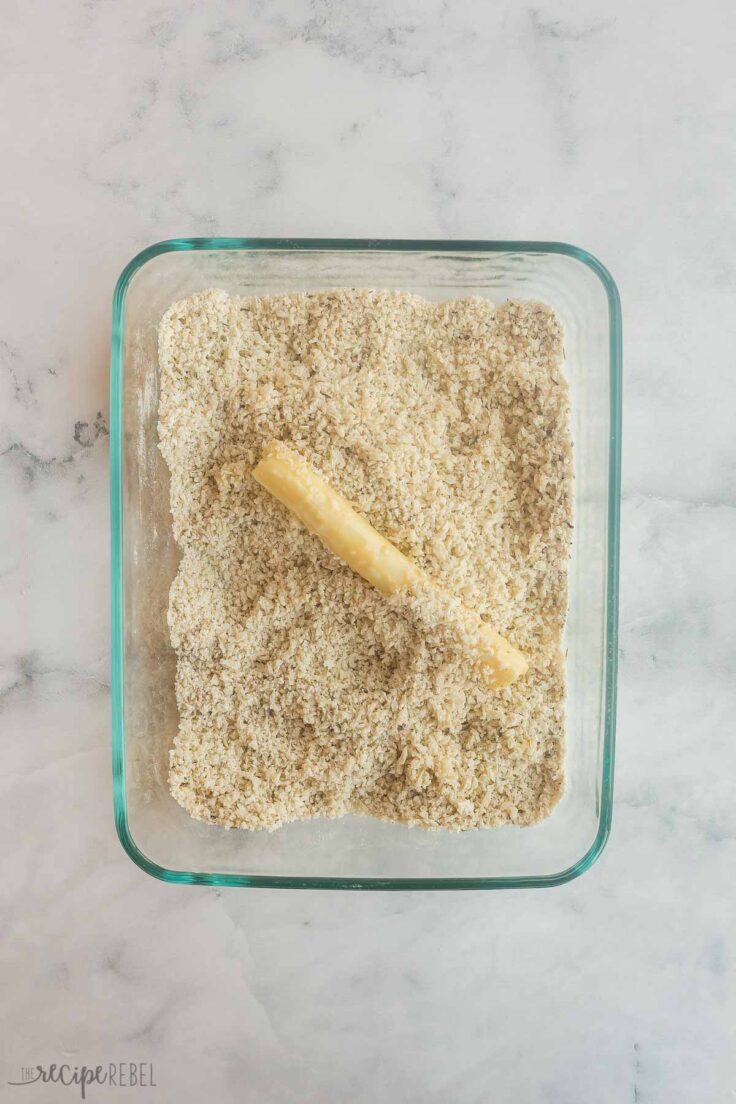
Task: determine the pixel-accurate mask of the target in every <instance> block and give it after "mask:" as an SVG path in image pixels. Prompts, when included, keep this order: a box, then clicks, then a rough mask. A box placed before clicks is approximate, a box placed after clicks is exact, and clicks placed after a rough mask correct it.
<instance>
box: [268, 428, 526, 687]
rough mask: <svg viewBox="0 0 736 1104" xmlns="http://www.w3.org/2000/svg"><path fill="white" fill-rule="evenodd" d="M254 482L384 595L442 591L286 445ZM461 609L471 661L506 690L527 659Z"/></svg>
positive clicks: (271, 452)
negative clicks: (465, 623) (463, 614)
mask: <svg viewBox="0 0 736 1104" xmlns="http://www.w3.org/2000/svg"><path fill="white" fill-rule="evenodd" d="M253 476H254V478H255V479H257V480H258V482H259V483H260V484H261V486H262V487H265V488H266V490H267V491H270V493H271V494H272V495H273V496H274V497H275V498H277V499H278V500H279V501H280V502H282V503H283V504H284V506H286V507H287V508H288V509H289V510H291V512H292V513H293V514H294V515H295V517H297V518H298V519H299V521H301V523H302V524H303V525H305V526H306V528H307V529H308V530H309V531H310V533H314V535H315V536H316V537H319V539H320V540H321V541H322V543H323V544H324V545H325V547H327V548H329V550H330V552H332V553H334V555H335V556H339V557H340V559H341V560H344V561H345V563H346V564H347V565H348V567H351V568H352V569H353V571H356V572H357V573H358V575H361V576H362V577H363V578H364V579H366V580H367V582H369V583H371V584H372V585H373V586H374V587H376V589H377V590H380V591H381V592H382V593H383V594H393V593H394V592H395V591H397V590H408V591H410V592H412V593H415V594H416V593H419V592H420V591H422V590H427V589H432V590H435V591H441V590H442V588H441V587H440V586H439V585H438V584H437V583H436V582H435V581H434V580H433V579H432V578H431V576H429V575H428V574H427V573H426V571H423V570H422V569H421V568H420V567H417V565H416V564H415V563H414V562H413V561H412V560H410V559H409V557H408V556H405V555H404V554H403V552H400V551H399V549H398V548H397V547H396V545H394V544H392V543H391V541H389V540H387V539H386V538H385V537H383V536H381V534H380V533H379V532H378V531H377V530H376V529H374V528H373V526H372V525H371V524H370V522H369V521H367V520H366V518H364V517H363V516H362V515H361V514H359V513H358V512H357V510H355V509H354V507H353V506H352V505H351V503H350V502H349V501H348V499H347V498H345V497H344V496H343V495H341V494H340V493H339V492H338V491H336V490H335V489H334V488H333V487H331V486H330V484H329V483H328V482H327V481H326V480H325V479H323V478H322V477H321V476H320V475H318V474H317V472H316V471H315V470H314V468H312V467H311V466H310V465H309V464H308V463H306V461H304V460H302V459H301V457H300V456H298V455H297V454H296V453H295V452H293V451H292V450H291V449H289V448H287V447H286V445H283V444H281V443H280V442H279V441H272V442H271V444H270V445H268V446H267V447H266V449H265V450H264V452H263V456H262V457H261V460H260V462H259V463H258V464H257V465H256V467H255V468H254V470H253ZM463 608H464V612H465V616H466V619H467V627H468V650H469V651H470V652H471V654H472V658H473V659H474V660H475V661H476V662H477V663H478V664H479V666H480V667H481V669H482V671H483V675H484V678H485V680H486V681H487V682H488V685H489V686H490V687H491V688H492V689H494V690H496V689H499V688H500V687H502V686H508V685H509V683H511V682H513V681H514V679H516V678H518V677H519V675H523V674H524V672H525V671H526V670H527V668H528V666H529V664H528V662H527V659H526V656H525V655H524V654H523V653H522V652H520V651H519V650H518V649H517V648H515V647H514V646H513V644H510V643H509V642H508V640H506V639H505V638H504V637H503V636H501V635H500V633H497V632H496V630H495V629H492V628H491V627H490V625H487V624H486V623H485V621H483V620H482V618H481V617H480V616H479V614H477V613H476V612H475V611H474V610H470V609H467V607H463Z"/></svg>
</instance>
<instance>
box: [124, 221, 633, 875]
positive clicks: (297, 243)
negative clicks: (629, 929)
mask: <svg viewBox="0 0 736 1104" xmlns="http://www.w3.org/2000/svg"><path fill="white" fill-rule="evenodd" d="M192 250H204V251H213V250H240V251H243V252H246V251H248V252H253V251H265V250H269V251H282V252H289V251H292V252H295V251H299V250H312V251H324V252H337V251H341V252H342V251H345V252H348V251H355V252H368V251H370V252H399V253H400V252H415V253H556V254H561V255H563V256H566V257H570V258H571V259H572V260H576V261H578V262H580V263H581V264H583V265H585V266H586V267H587V268H589V269H590V270H591V271H592V272H593V273H594V274H595V275H596V276H597V277H598V279H599V280H600V282H601V284H602V285H603V288H604V291H605V293H606V298H607V303H608V320H609V396H610V439H609V480H608V548H607V573H606V659H605V692H604V737H603V763H602V767H603V769H602V778H601V792H600V807H599V816H598V830H597V832H596V836H595V839H594V840H593V843H592V844H591V846H590V847H589V848H588V850H587V851H586V852H585V853H584V854H583V855H582V857H581V858H580V859H578V861H577V862H576V863H574V864H572V865H571V866H568V867H566V868H565V869H564V870H561V871H559V872H557V873H555V874H542V875H522V876H513V877H488V878H477V877H474V878H375V877H370V878H346V877H313V876H311V875H310V876H290V875H269V874H253V875H251V874H218V873H208V872H196V871H188V870H174V869H170V868H168V867H164V866H160V865H159V864H158V863H156V862H154V861H153V860H151V859H149V858H148V856H147V855H145V854H144V853H143V852H142V851H141V850H140V849H139V847H138V845H137V844H136V842H135V840H134V839H133V837H132V835H131V832H130V828H129V825H128V809H127V791H126V782H125V716H124V664H125V641H124V614H123V611H124V604H123V598H124V587H123V499H122V477H123V469H122V455H123V444H122V395H123V354H124V341H123V331H124V321H125V302H126V294H127V290H128V286H129V285H130V282H131V280H132V279H133V277H134V275H135V274H136V272H138V270H139V269H140V268H142V267H143V266H144V265H145V264H147V263H148V261H150V260H152V259H153V258H154V257H157V256H160V255H161V254H163V253H173V252H185V251H192ZM621 384H622V339H621V302H620V297H619V293H618V288H617V286H616V282H615V280H614V279H613V277H612V275H611V274H610V272H609V271H608V269H607V268H606V267H605V265H603V264H602V263H601V262H600V261H599V260H598V258H597V257H595V256H594V255H593V254H592V253H589V252H588V251H587V250H586V249H582V248H580V247H578V246H574V245H570V244H568V243H566V242H556V241H474V240H467V239H463V240H450V239H448V240H431V239H430V240H419V239H416V240H415V239H396V238H391V239H382V238H239V237H202V238H200V237H192V238H170V239H166V240H164V241H159V242H155V243H154V244H152V245H149V246H148V247H147V248H146V249H143V250H142V251H141V252H140V253H138V254H137V255H136V256H135V257H133V259H132V260H131V261H129V263H128V264H127V265H126V266H125V268H124V269H123V271H122V272H121V274H120V276H119V278H118V281H117V284H116V286H115V292H114V295H113V309H112V337H111V351H110V552H111V563H110V595H111V622H110V636H111V649H110V662H111V704H112V773H113V808H114V818H115V828H116V831H117V834H118V838H119V840H120V842H121V844H122V846H123V849H124V850H125V851H126V853H127V854H128V856H129V857H130V858H131V859H132V861H133V862H134V863H136V865H137V866H139V867H140V868H141V869H142V870H144V871H146V873H148V874H150V875H151V876H152V877H154V878H158V879H160V880H161V881H164V882H169V883H173V884H177V885H206V886H240V887H249V888H250V887H253V888H255V887H263V888H272V889H276V888H281V889H378V890H408V889H432V890H435V889H448V890H449V889H453V890H454V889H525V888H547V887H551V886H558V885H564V884H565V883H566V882H569V881H572V880H573V879H574V878H577V877H579V876H580V875H581V874H583V873H584V872H585V871H586V870H588V869H589V868H590V867H591V866H592V865H593V863H594V862H595V861H596V859H597V858H598V857H599V856H600V854H601V853H602V851H603V849H604V847H605V846H606V843H607V841H608V837H609V834H610V830H611V817H612V807H613V768H614V751H615V733H616V691H617V670H618V589H619V530H620V507H621V405H622V404H621Z"/></svg>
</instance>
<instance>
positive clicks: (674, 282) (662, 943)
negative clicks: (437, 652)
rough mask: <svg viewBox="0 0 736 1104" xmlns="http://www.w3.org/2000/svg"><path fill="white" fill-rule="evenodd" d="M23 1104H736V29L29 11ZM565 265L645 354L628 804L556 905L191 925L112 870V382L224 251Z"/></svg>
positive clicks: (19, 414) (625, 699) (11, 434)
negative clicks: (289, 247) (204, 262)
mask: <svg viewBox="0 0 736 1104" xmlns="http://www.w3.org/2000/svg"><path fill="white" fill-rule="evenodd" d="M0 25H1V29H2V39H1V41H0V84H1V86H2V102H3V105H4V107H3V111H2V113H0V128H1V138H0V150H1V152H2V165H3V171H2V174H0V217H1V218H2V237H1V238H0V243H1V248H0V315H1V321H0V357H1V359H0V505H1V508H2V519H3V522H2V537H1V544H0V608H1V609H2V617H1V619H0V693H1V696H0V732H1V736H2V748H3V751H2V762H3V770H2V798H1V799H0V815H1V816H2V832H1V834H0V839H1V840H2V886H3V892H2V905H1V909H2V912H1V926H0V931H1V932H2V950H1V952H0V953H1V955H2V981H1V991H2V994H3V999H2V1001H0V1008H1V1012H0V1040H2V1053H3V1063H4V1064H3V1067H2V1070H0V1098H2V1099H3V1100H4V1099H8V1100H21V1099H22V1100H26V1101H29V1102H30V1101H43V1104H46V1102H47V1101H48V1102H50V1104H53V1101H55V1100H57V1099H58V1100H64V1099H70V1100H71V1099H76V1098H77V1097H76V1095H75V1090H72V1089H67V1090H64V1089H58V1088H56V1089H55V1088H52V1087H47V1088H46V1089H42V1088H39V1087H38V1086H35V1087H32V1088H31V1087H25V1088H11V1087H9V1086H7V1085H6V1081H7V1080H9V1079H11V1080H12V1079H13V1076H14V1075H15V1074H17V1072H18V1070H19V1068H20V1066H21V1065H24V1064H34V1063H36V1062H40V1063H49V1062H52V1061H59V1062H61V1061H67V1062H72V1063H82V1062H86V1063H87V1064H91V1063H95V1062H97V1061H101V1062H107V1061H112V1060H118V1059H125V1060H152V1061H153V1062H154V1064H155V1076H156V1080H157V1083H158V1088H157V1089H155V1090H154V1089H149V1090H145V1091H143V1090H137V1091H133V1090H130V1091H127V1092H126V1091H125V1090H117V1091H115V1090H112V1089H108V1090H105V1091H104V1092H103V1091H101V1090H99V1091H95V1092H91V1094H90V1096H89V1097H88V1098H90V1099H92V1100H94V1101H97V1100H107V1099H110V1100H143V1099H152V1100H153V1099H156V1100H160V1101H166V1102H169V1101H177V1102H180V1104H188V1102H189V1101H201V1100H210V1101H217V1102H218V1104H219V1102H225V1104H227V1102H230V1101H247V1102H257V1104H261V1102H264V1104H271V1102H274V1104H276V1102H291V1101H299V1102H300V1104H307V1102H309V1104H311V1102H315V1104H316V1102H322V1101H325V1102H333V1101H351V1102H356V1104H363V1102H365V1104H369V1102H370V1104H372V1102H374V1101H391V1102H400V1104H404V1102H412V1104H413V1102H420V1101H421V1102H423V1104H424V1102H427V1101H437V1102H438V1104H439V1102H442V1104H445V1102H450V1101H451V1102H453V1104H486V1102H494V1104H507V1102H508V1104H511V1102H514V1104H515V1102H517V1101H520V1102H523V1104H578V1102H580V1104H589V1102H592V1101H595V1102H596V1104H622V1102H627V1101H632V1102H640V1104H672V1102H674V1101H677V1102H678V1104H711V1102H713V1104H719V1102H721V1101H723V1102H726V1101H730V1100H733V1099H735V1098H736V1057H735V1055H736V1048H734V1045H733V1026H734V1022H736V982H735V979H736V961H735V956H736V951H735V950H734V946H735V942H734V936H735V934H736V933H735V931H734V926H735V921H734V914H735V912H736V878H735V874H736V863H735V862H734V860H735V858H736V813H735V812H734V809H735V807H736V803H735V801H734V796H735V794H734V775H735V774H736V752H735V748H736V742H735V740H734V736H736V732H735V731H734V729H735V724H734V717H735V716H736V679H735V677H734V675H735V668H736V629H734V615H735V613H736V605H735V601H736V580H735V578H734V571H733V567H732V566H731V567H730V568H729V566H728V565H729V563H732V562H733V555H734V548H735V547H736V489H735V481H736V432H735V431H734V412H735V400H736V364H735V363H734V348H735V347H736V323H735V322H734V319H735V318H736V311H734V294H735V293H736V262H734V256H736V251H735V247H736V240H735V238H736V233H735V226H734V215H733V189H734V178H735V173H736V131H734V109H735V108H736V84H735V83H734V78H733V57H734V49H735V48H736V14H734V8H733V5H732V4H731V3H730V2H729V0H701V3H699V4H697V5H693V4H685V3H680V2H677V0H674V2H672V3H670V4H647V3H641V2H640V0H637V2H635V0H619V2H617V3H610V2H606V0H592V2H591V0H587V2H586V0H555V2H553V0H535V3H534V4H530V5H529V6H527V5H525V4H516V3H514V2H512V0H502V2H500V3H487V2H486V0H476V2H472V0H457V2H455V3H447V2H446V0H444V2H440V0H412V2H408V0H406V2H405V0H393V2H383V0H373V2H366V3H361V2H359V0H343V2H339V0H334V3H331V2H330V0H322V2H320V0H314V2H312V3H307V2H306V0H272V2H266V0H239V2H236V0H232V2H229V3H228V2H225V0H212V2H209V3H206V4H205V3H192V2H181V3H166V2H165V0H130V2H128V3H115V2H113V0H58V2H57V3H54V4H46V5H39V4H23V3H21V2H20V0H5V2H4V3H2V5H0ZM209 233H220V234H251V235H257V234H287V233H288V234H292V235H315V234H325V235H335V236H339V235H345V236H351V235H370V236H401V237H431V236H445V237H478V238H482V237H488V238H494V237H500V238H515V237H518V238H535V237H536V238H558V239H563V240H569V241H572V242H576V243H578V244H581V245H584V246H586V247H588V248H589V249H591V250H593V251H594V252H595V253H597V254H598V255H599V256H600V257H601V258H602V259H603V260H604V261H605V262H606V263H607V264H608V265H609V266H610V267H611V269H612V271H613V272H614V274H615V276H616V277H617V279H618V281H619V285H620V287H621V291H622V296H623V303H624V312H625V353H626V369H625V377H626V397H625V488H624V503H623V527H624V528H623V598H622V611H621V612H622V625H621V628H622V632H621V678H620V722H619V755H618V771H617V798H616V810H615V818H614V829H613V836H612V839H611V842H610V845H609V847H608V850H607V851H606V853H605V854H604V856H603V858H602V859H601V861H600V862H599V864H598V865H597V866H596V867H594V869H593V870H592V871H590V872H589V873H588V874H586V875H585V877H583V878H582V879H580V880H579V881H577V882H575V883H573V884H571V885H569V886H567V887H565V888H563V889H559V890H556V891H545V892H536V893H530V892H515V893H499V894H493V895H489V894H486V895H484V894H482V893H474V894H466V895H463V894H455V895H450V894H436V895H429V894H415V895H410V894H395V895H389V894H357V893H345V894H328V893H299V892H283V891H280V892H279V891H270V892H269V891H236V890H234V891H226V892H219V891H215V890H207V889H192V888H184V887H182V888H174V887H168V886H165V885H162V884H159V883H157V882H155V881H153V880H151V879H150V878H148V877H147V876H146V875H145V874H143V873H142V872H141V871H140V870H138V869H137V868H136V867H134V866H133V865H132V864H131V863H130V861H129V860H128V859H127V858H126V856H125V855H124V854H123V852H122V850H121V848H120V846H119V844H118V842H117V840H116V838H115V834H114V831H113V823H112V814H111V793H110V751H109V742H110V731H109V730H110V724H109V676H108V534H107V526H108V506H107V444H108V441H107V421H106V417H107V414H106V412H107V386H108V375H107V356H108V342H109V312H110V297H111V293H112V288H113V284H114V281H115V279H116V277H117V274H118V272H119V270H120V269H121V267H122V266H123V264H124V263H125V262H126V261H127V260H128V259H129V258H130V257H131V256H132V255H133V254H134V253H135V252H136V251H137V250H139V249H140V248H141V247H143V246H144V245H146V244H148V243H149V242H151V241H154V240H156V239H160V238H164V237H169V236H176V235H185V234H209Z"/></svg>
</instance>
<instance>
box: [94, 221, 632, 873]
mask: <svg viewBox="0 0 736 1104" xmlns="http://www.w3.org/2000/svg"><path fill="white" fill-rule="evenodd" d="M208 287H220V288H223V289H224V290H225V291H227V292H229V293H231V294H238V295H264V294H268V293H287V292H296V291H312V290H318V289H324V288H338V287H374V288H381V287H388V288H397V289H401V290H405V291H410V292H414V293H417V294H419V295H423V296H426V297H427V298H430V299H446V298H452V297H459V296H466V295H482V296H487V297H488V298H490V299H493V300H496V301H500V300H503V299H506V298H509V297H517V298H535V299H542V300H544V301H545V302H547V303H549V304H550V305H551V306H553V307H554V308H555V310H556V311H557V312H558V314H559V315H560V317H561V318H562V321H563V323H564V325H565V331H566V337H565V345H566V359H567V364H566V369H567V373H568V377H569V380H570V384H571V392H572V417H573V439H574V448H575V472H576V478H575V529H574V544H573V554H572V561H571V565H570V600H569V612H568V622H567V671H568V721H567V790H566V793H565V796H564V797H563V799H562V801H561V802H560V804H559V805H558V806H557V808H556V809H555V811H554V812H553V814H552V816H550V817H549V818H548V819H547V820H545V821H544V822H542V823H541V824H538V825H535V826H534V827H530V828H513V827H507V828H497V829H486V830H482V831H472V832H465V833H459V834H458V833H452V832H428V831H423V830H421V829H416V828H414V829H412V828H406V827H403V826H400V825H394V824H385V823H382V822H380V821H375V820H371V819H368V818H362V817H354V816H351V817H345V818H343V819H341V820H335V821H324V820H321V821H312V822H308V823H301V824H292V825H289V826H287V827H285V828H282V829H280V830H279V831H277V832H274V833H266V832H248V831H242V830H237V829H235V830H231V831H226V830H224V829H222V828H218V827H213V826H210V825H205V824H201V823H199V822H197V821H195V820H193V819H191V818H190V817H189V816H188V815H187V814H186V813H185V812H184V811H183V810H182V809H181V808H180V807H179V805H177V804H176V802H175V801H174V799H173V798H172V797H171V796H170V794H169V792H168V789H167V784H166V775H167V764H168V751H169V747H170V745H171V741H172V738H173V735H174V732H175V731H176V726H177V720H178V718H177V709H176V701H175V697H174V663H175V657H174V655H173V652H172V649H171V646H170V644H169V639H168V632H167V626H166V606H167V602H168V591H169V586H170V583H171V580H172V578H173V576H174V573H175V571H176V565H177V562H178V555H177V549H176V546H175V544H174V541H173V538H172V535H171V524H170V515H169V491H168V473H167V469H166V466H165V464H164V462H163V460H162V458H161V456H160V454H159V451H158V448H157V432H156V422H157V412H156V407H157V387H158V366H157V348H156V340H157V327H158V323H159V320H160V318H161V316H162V314H163V312H164V311H165V310H166V308H167V307H168V306H169V305H170V303H171V302H172V301H174V300H175V299H180V298H182V297H183V296H185V295H189V294H191V293H192V292H195V291H200V290H202V289H203V288H208ZM620 442H621V316H620V306H619V298H618V292H617V290H616V285H615V283H614V282H613V280H612V278H611V276H610V275H609V273H608V272H607V271H606V269H605V268H604V267H603V266H602V265H601V264H600V263H599V262H598V261H597V260H596V259H595V258H594V257H592V256H591V255H590V254H589V253H586V252H585V251H584V250H582V249H577V248H575V247H573V246H570V245H564V244H559V243H556V242H477V241H454V242H453V241H450V242H436V241H374V240H366V241H344V240H335V241H331V240H292V239H251V238H198V239H192V238H182V239H176V240H173V241H167V242H161V243H159V244H157V245H152V246H150V247H149V248H148V249H146V250H144V251H143V252H142V253H140V254H139V255H138V256H137V257H135V258H134V259H133V260H132V261H131V262H130V264H129V265H128V266H127V267H126V268H125V269H124V271H123V273H122V274H121V276H120V279H119V281H118V284H117V287H116V289H115V297H114V304H113V327H112V357H111V405H110V445H111V457H110V486H111V531H112V714H113V716H112V739H113V792H114V806H115V824H116V828H117V832H118V835H119V837H120V840H121V842H122V844H123V847H124V848H125V850H126V851H127V853H128V854H129V855H130V857H131V858H132V859H133V861H134V862H136V863H138V865H139V866H141V867H142V868H143V869H144V870H146V871H148V873H149V874H152V875H153V876H155V877H158V878H162V879H163V880H165V881H169V882H178V883H185V882H187V883H195V884H207V885H233V886H235V885H237V886H285V887H292V888H293V887H304V888H321V889H500V888H518V887H522V886H552V885H559V884H562V883H563V882H566V881H569V880H570V879H571V878H574V877H576V876H577V875H579V874H581V873H582V872H583V871H584V870H586V869H587V868H588V867H589V866H590V865H591V864H592V863H593V861H594V860H595V859H596V858H597V856H598V855H599V854H600V853H601V851H602V849H603V847H604V845H605V842H606V839H607V836H608V832H609V829H610V823H611V802H612V790H613V754H614V733H615V707H616V649H617V614H618V545H619V499H620V447H621V446H620Z"/></svg>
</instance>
